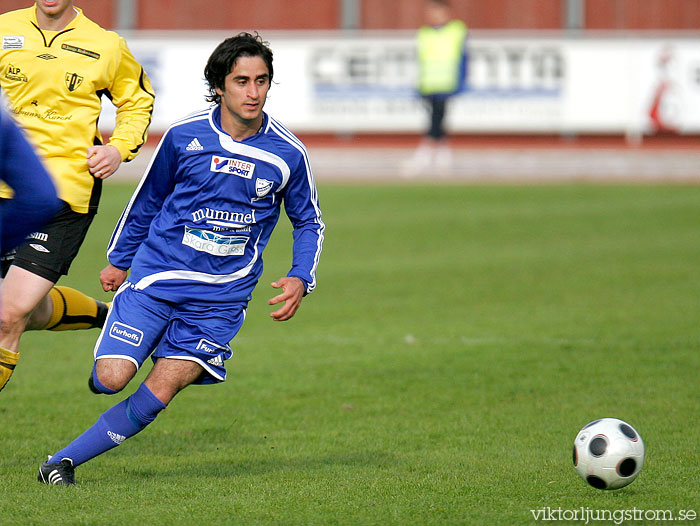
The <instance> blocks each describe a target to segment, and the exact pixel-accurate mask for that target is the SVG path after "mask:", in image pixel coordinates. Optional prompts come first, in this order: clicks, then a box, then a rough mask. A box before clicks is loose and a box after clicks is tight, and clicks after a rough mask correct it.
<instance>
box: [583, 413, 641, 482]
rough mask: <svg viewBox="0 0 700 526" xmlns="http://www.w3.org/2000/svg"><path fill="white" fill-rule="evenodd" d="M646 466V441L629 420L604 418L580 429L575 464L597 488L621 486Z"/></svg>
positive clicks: (584, 476)
mask: <svg viewBox="0 0 700 526" xmlns="http://www.w3.org/2000/svg"><path fill="white" fill-rule="evenodd" d="M642 466H644V442H643V441H642V437H641V436H640V435H639V433H637V431H636V430H635V429H634V428H633V427H632V426H631V425H629V424H628V423H627V422H624V421H622V420H619V419H617V418H601V419H600V420H594V421H593V422H591V423H590V424H587V425H585V426H583V428H581V431H579V432H578V435H576V440H574V467H575V468H576V472H577V473H578V474H579V476H580V477H581V478H582V479H583V480H585V481H586V482H587V483H588V484H590V485H591V486H593V487H594V488H596V489H618V488H623V487H625V486H627V485H628V484H630V483H631V482H632V481H634V479H636V478H637V475H639V472H640V471H641V470H642Z"/></svg>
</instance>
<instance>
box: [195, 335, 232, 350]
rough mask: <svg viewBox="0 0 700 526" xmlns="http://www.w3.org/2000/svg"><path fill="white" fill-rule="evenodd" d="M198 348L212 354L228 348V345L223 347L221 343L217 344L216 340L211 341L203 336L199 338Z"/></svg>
mask: <svg viewBox="0 0 700 526" xmlns="http://www.w3.org/2000/svg"><path fill="white" fill-rule="evenodd" d="M197 350H198V351H206V352H208V353H210V354H217V353H220V352H222V351H225V350H226V347H222V346H221V345H219V344H216V343H214V342H210V341H209V340H205V339H204V338H202V339H201V340H199V343H198V344H197Z"/></svg>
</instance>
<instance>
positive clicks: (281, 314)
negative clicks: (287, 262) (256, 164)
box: [268, 151, 325, 321]
mask: <svg viewBox="0 0 700 526" xmlns="http://www.w3.org/2000/svg"><path fill="white" fill-rule="evenodd" d="M284 207H285V211H286V212H287V216H288V217H289V220H290V221H291V223H292V227H293V232H292V236H293V239H294V241H293V245H292V268H291V269H290V271H289V272H288V273H287V276H286V277H284V278H281V279H279V280H277V281H276V282H274V283H272V286H273V287H274V288H281V289H282V293H281V294H279V295H277V296H275V297H274V298H272V299H271V300H269V302H268V303H269V304H270V305H274V304H278V303H284V304H283V305H282V306H281V307H280V308H279V309H278V310H277V311H275V312H273V313H271V314H270V315H271V316H272V318H273V319H274V320H277V321H285V320H288V319H289V318H291V317H292V316H294V314H295V313H296V311H297V309H298V308H299V305H300V304H301V300H302V298H303V297H304V296H305V295H306V294H308V293H310V292H311V291H313V290H314V288H315V287H316V267H317V265H318V261H319V258H320V256H321V249H322V246H323V233H324V230H325V225H324V224H323V220H322V219H321V209H320V208H319V205H318V193H317V191H316V184H315V182H314V180H313V176H312V175H311V171H310V168H309V162H308V158H307V156H306V152H305V151H304V152H303V155H302V158H301V160H300V163H299V165H298V166H297V168H296V169H295V170H293V171H292V174H291V175H290V177H289V183H288V184H287V188H286V189H285V195H284Z"/></svg>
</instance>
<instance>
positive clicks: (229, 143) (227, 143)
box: [209, 109, 291, 191]
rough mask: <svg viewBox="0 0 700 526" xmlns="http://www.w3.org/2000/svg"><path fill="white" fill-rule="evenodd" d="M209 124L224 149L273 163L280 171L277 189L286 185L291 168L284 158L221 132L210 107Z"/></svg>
mask: <svg viewBox="0 0 700 526" xmlns="http://www.w3.org/2000/svg"><path fill="white" fill-rule="evenodd" d="M209 124H210V125H211V128H212V130H214V131H215V132H216V133H217V135H218V136H219V144H221V147H222V148H223V149H224V150H228V151H229V152H231V153H238V154H240V155H245V156H246V157H252V158H253V159H259V160H261V161H265V162H268V163H270V164H273V165H275V166H276V167H277V168H279V170H280V172H281V173H282V184H281V185H280V187H279V188H278V190H277V191H280V190H282V189H283V188H284V187H285V186H286V184H287V181H289V174H290V173H291V170H290V169H289V165H288V164H287V163H286V162H285V160H284V159H282V158H281V157H280V156H278V155H275V154H274V153H270V152H268V151H266V150H261V149H260V148H255V147H254V146H248V145H247V144H241V143H239V142H236V141H234V140H233V139H232V138H231V136H230V135H228V134H226V133H223V132H222V131H221V130H219V128H217V127H216V125H215V124H214V109H212V110H211V111H210V113H209Z"/></svg>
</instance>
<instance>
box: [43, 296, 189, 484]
mask: <svg viewBox="0 0 700 526" xmlns="http://www.w3.org/2000/svg"><path fill="white" fill-rule="evenodd" d="M171 313H172V306H171V305H169V304H167V303H165V302H161V301H159V300H156V299H155V298H150V297H149V296H147V295H145V294H143V293H140V292H137V291H134V290H133V289H132V288H131V287H130V285H129V284H128V283H126V284H125V285H123V286H122V287H121V288H120V289H119V290H118V291H117V293H116V294H115V296H114V301H113V304H112V308H111V309H110V313H109V316H108V318H107V321H106V325H105V328H104V329H103V330H102V332H101V333H100V336H99V338H98V340H97V343H96V346H95V366H94V367H93V370H92V375H91V377H90V388H91V389H92V390H93V392H95V393H105V394H115V393H117V392H119V391H121V390H122V389H123V388H124V387H125V386H126V385H127V384H128V382H129V381H130V380H131V379H132V378H133V376H134V375H135V374H136V371H137V370H138V368H139V367H140V366H141V365H142V364H143V362H144V361H145V360H146V358H148V356H149V355H150V354H151V352H152V350H153V349H154V348H155V346H156V345H158V343H159V342H160V341H161V339H162V337H163V333H164V332H165V330H166V327H167V325H168V322H169V319H170V316H171ZM156 366H158V364H157V363H156ZM156 366H154V368H153V370H155V371H157V370H160V367H156ZM168 373H169V374H171V376H172V378H171V380H170V381H173V382H174V385H176V386H180V385H181V382H180V381H179V380H178V375H177V372H175V373H173V372H172V371H168ZM151 374H153V371H151ZM149 376H150V375H149ZM174 392H177V390H174ZM168 401H170V398H166V402H168ZM165 405H166V404H165V403H164V402H163V401H161V400H160V399H159V398H157V397H156V396H155V395H154V394H153V393H152V392H151V391H150V389H149V388H148V387H147V386H146V385H145V384H142V385H141V386H140V387H139V388H138V389H137V390H136V392H135V393H133V394H132V395H131V396H129V397H128V398H126V399H125V400H123V401H122V402H120V403H118V404H117V405H115V406H114V407H112V408H111V409H109V410H108V411H106V412H105V413H103V414H102V415H101V416H100V417H99V419H98V420H97V422H95V424H94V425H93V426H92V427H90V428H89V429H88V430H87V431H85V432H84V433H83V434H82V435H80V436H79V437H78V438H76V439H75V440H73V442H71V443H70V444H68V446H66V447H65V448H63V449H61V450H60V451H58V452H56V453H54V454H53V455H52V456H51V457H50V459H49V461H48V462H46V463H44V464H43V465H42V466H41V467H40V469H39V481H40V482H44V483H46V484H59V485H70V484H74V483H75V479H74V475H73V470H74V467H75V466H78V465H80V464H82V463H83V462H86V461H87V460H89V459H91V458H93V457H95V456H97V455H100V454H102V453H104V452H105V451H108V450H109V449H112V448H113V447H116V446H117V445H119V444H121V443H122V442H123V441H124V440H126V439H127V438H129V437H130V436H133V435H135V434H136V433H138V432H139V431H141V430H142V429H143V428H144V427H146V425H148V424H149V423H150V422H152V421H153V419H155V417H156V415H157V414H158V413H159V412H160V411H162V410H163V409H164V408H165Z"/></svg>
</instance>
